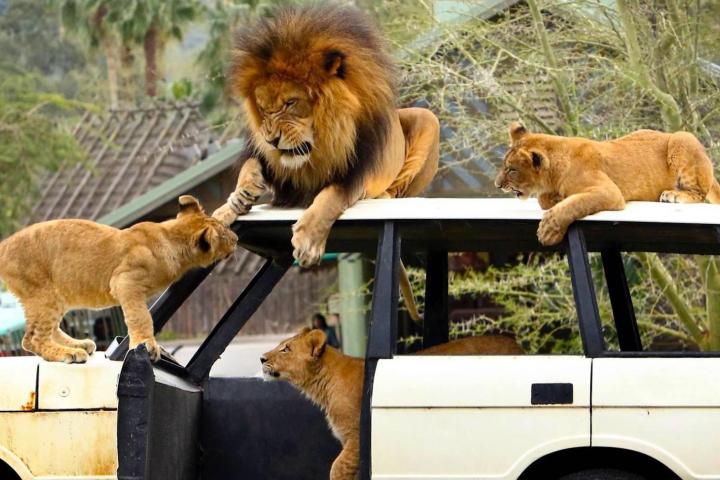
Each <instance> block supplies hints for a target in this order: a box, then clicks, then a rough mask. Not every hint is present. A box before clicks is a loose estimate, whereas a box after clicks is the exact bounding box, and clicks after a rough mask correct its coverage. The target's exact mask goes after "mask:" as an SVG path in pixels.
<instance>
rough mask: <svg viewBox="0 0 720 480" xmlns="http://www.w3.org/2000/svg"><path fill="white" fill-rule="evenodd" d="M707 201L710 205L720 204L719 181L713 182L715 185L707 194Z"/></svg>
mask: <svg viewBox="0 0 720 480" xmlns="http://www.w3.org/2000/svg"><path fill="white" fill-rule="evenodd" d="M707 199H708V200H709V201H710V203H720V184H719V183H718V181H717V180H714V181H713V185H712V187H710V191H709V192H708V194H707Z"/></svg>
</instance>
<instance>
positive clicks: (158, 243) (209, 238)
mask: <svg viewBox="0 0 720 480" xmlns="http://www.w3.org/2000/svg"><path fill="white" fill-rule="evenodd" d="M179 203H180V212H179V213H178V215H177V218H175V219H172V220H167V221H165V222H162V223H152V222H143V223H138V224H137V225H134V226H132V227H130V228H127V229H125V230H118V229H116V228H112V227H108V226H106V225H100V224H98V223H94V222H90V221H87V220H54V221H50V222H43V223H38V224H36V225H31V226H29V227H27V228H24V229H23V230H21V231H19V232H17V233H15V234H14V235H12V236H11V237H10V238H8V239H6V240H5V241H3V242H2V243H0V279H2V280H4V281H5V284H6V285H7V287H8V289H9V290H10V291H11V292H12V293H13V294H15V296H17V297H18V299H19V300H20V302H21V303H22V306H23V309H24V311H25V318H26V322H27V325H26V329H25V336H24V338H23V341H22V346H23V348H24V349H25V350H27V351H29V352H32V353H35V354H37V355H39V356H41V357H42V358H44V359H45V360H48V361H52V362H66V363H82V362H85V361H87V359H88V356H89V355H91V354H92V353H93V352H94V351H95V343H94V342H93V341H92V340H76V339H74V338H72V337H70V336H68V335H66V334H65V333H64V332H63V331H62V330H60V327H59V323H60V320H61V319H62V316H63V315H64V314H65V313H66V312H68V311H70V310H72V309H77V308H92V309H100V308H107V307H111V306H114V305H120V306H121V307H122V309H123V313H124V315H125V321H126V323H127V326H128V332H129V334H130V348H135V347H136V346H137V345H138V344H140V343H145V344H146V346H147V349H148V352H149V353H150V357H151V358H152V359H153V361H157V360H158V359H159V358H160V348H159V346H158V344H157V343H156V341H155V338H154V332H153V323H152V318H151V316H150V312H149V311H148V308H147V304H146V302H147V298H148V297H149V296H151V295H153V294H156V293H158V292H160V291H162V290H163V289H165V288H166V287H167V286H168V285H170V284H171V283H173V282H175V281H176V280H178V279H179V278H180V277H181V276H182V275H183V274H184V273H185V272H187V271H188V270H190V269H192V268H195V267H205V266H208V265H210V264H211V263H213V262H215V261H217V260H219V259H222V258H225V257H227V256H229V255H230V254H232V253H233V251H234V250H235V246H236V244H237V236H236V235H235V233H233V232H232V230H230V229H228V228H227V227H225V226H224V225H222V224H221V223H220V222H219V221H217V220H215V219H213V218H212V217H208V216H207V215H205V212H204V211H203V209H202V207H201V206H200V203H199V202H198V201H197V200H196V199H195V198H194V197H192V196H190V195H183V196H181V197H180V199H179Z"/></svg>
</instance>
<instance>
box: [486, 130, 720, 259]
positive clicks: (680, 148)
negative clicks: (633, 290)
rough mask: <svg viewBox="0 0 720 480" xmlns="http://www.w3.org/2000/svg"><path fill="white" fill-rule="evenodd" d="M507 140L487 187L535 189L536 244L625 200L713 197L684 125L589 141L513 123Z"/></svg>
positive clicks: (524, 192)
mask: <svg viewBox="0 0 720 480" xmlns="http://www.w3.org/2000/svg"><path fill="white" fill-rule="evenodd" d="M510 140H511V145H510V149H509V150H508V151H507V153H506V154H505V160H504V161H503V168H502V170H500V172H499V173H498V175H497V178H496V179H495V186H496V187H498V188H502V189H503V191H505V192H513V193H514V194H515V195H516V196H517V197H518V198H527V197H528V196H530V195H532V194H537V196H538V202H539V203H540V207H542V209H543V210H547V212H545V215H544V216H543V219H542V221H541V222H540V226H539V228H538V232H537V235H538V239H539V240H540V243H542V244H543V245H555V244H556V243H560V242H561V241H562V239H563V237H564V236H565V232H566V231H567V229H568V227H569V226H570V224H571V223H572V222H574V221H575V220H577V219H579V218H582V217H584V216H586V215H590V214H593V213H597V212H599V211H601V210H622V209H624V208H625V202H629V201H631V200H644V201H650V202H657V201H658V200H659V201H661V202H670V203H698V202H702V201H704V200H705V199H706V198H707V199H708V200H709V201H710V202H711V203H720V185H719V184H718V182H717V180H715V178H714V177H713V166H712V162H711V161H710V158H709V157H708V155H707V153H705V149H704V148H703V146H702V145H701V144H700V142H699V141H698V139H697V138H695V137H694V136H693V135H692V134H690V133H687V132H676V133H663V132H656V131H653V130H638V131H637V132H633V133H631V134H629V135H625V136H624V137H621V138H618V139H615V140H608V141H605V142H596V141H594V140H588V139H586V138H578V137H560V136H555V135H544V134H540V133H530V132H529V131H528V130H527V129H526V128H525V127H523V126H522V125H521V124H519V123H518V122H513V123H512V124H511V125H510Z"/></svg>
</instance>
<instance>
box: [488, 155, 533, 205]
mask: <svg viewBox="0 0 720 480" xmlns="http://www.w3.org/2000/svg"><path fill="white" fill-rule="evenodd" d="M541 164H542V157H541V156H540V154H539V153H537V152H530V151H528V150H525V149H524V148H515V147H513V148H511V149H510V150H508V152H507V153H506V154H505V159H504V160H503V166H502V169H501V170H500V172H498V174H497V177H495V186H496V187H498V188H502V190H503V192H505V193H510V192H512V193H514V194H515V196H516V197H518V198H522V199H526V198H527V197H528V196H530V195H531V194H533V193H536V191H537V186H538V185H539V184H540V175H541V172H540V167H539V165H541ZM535 165H538V166H537V167H536V166H535Z"/></svg>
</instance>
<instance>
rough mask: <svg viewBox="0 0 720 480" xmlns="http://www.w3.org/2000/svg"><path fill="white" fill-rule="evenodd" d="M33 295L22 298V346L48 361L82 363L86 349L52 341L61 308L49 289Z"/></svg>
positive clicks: (85, 358) (84, 360) (60, 314)
mask: <svg viewBox="0 0 720 480" xmlns="http://www.w3.org/2000/svg"><path fill="white" fill-rule="evenodd" d="M34 297H35V298H33V299H31V300H27V301H23V302H22V304H23V308H24V311H25V320H26V325H27V327H26V332H25V337H24V338H23V348H24V349H25V350H27V351H29V352H31V353H34V354H36V355H39V356H41V357H42V358H44V359H45V360H47V361H48V362H65V363H84V362H86V361H87V359H88V352H87V351H86V350H85V349H83V348H79V347H77V348H76V347H73V346H67V345H63V344H61V343H58V342H57V341H56V340H55V336H56V333H55V332H56V331H57V330H58V324H59V323H60V319H61V318H62V314H63V310H62V308H61V307H60V306H59V305H58V303H57V302H56V301H55V300H54V298H53V294H52V293H50V292H37V294H36V295H34Z"/></svg>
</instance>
